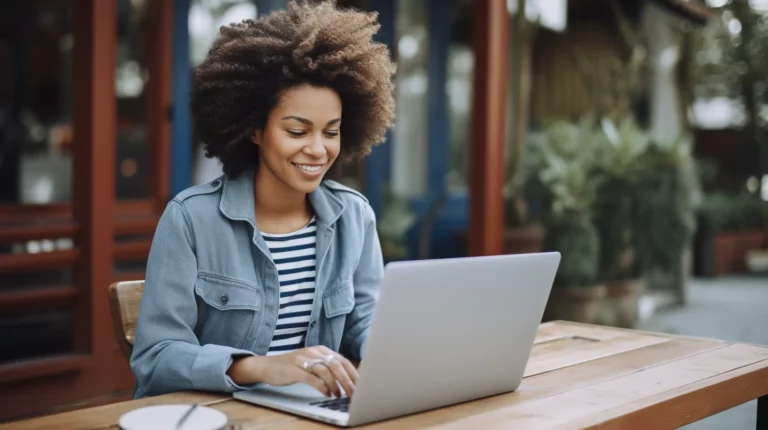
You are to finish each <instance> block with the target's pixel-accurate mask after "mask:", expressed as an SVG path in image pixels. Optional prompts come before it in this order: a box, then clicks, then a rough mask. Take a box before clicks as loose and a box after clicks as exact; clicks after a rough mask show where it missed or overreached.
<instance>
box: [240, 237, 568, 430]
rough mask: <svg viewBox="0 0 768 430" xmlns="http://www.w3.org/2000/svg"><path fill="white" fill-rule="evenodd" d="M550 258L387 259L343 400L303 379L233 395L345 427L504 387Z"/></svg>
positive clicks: (538, 303)
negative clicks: (352, 383)
mask: <svg viewBox="0 0 768 430" xmlns="http://www.w3.org/2000/svg"><path fill="white" fill-rule="evenodd" d="M559 263H560V254H559V253H556V252H553V253H537V254H518V255H500V256H491V257H468V258H456V259H442V260H420V261H407V262H393V263H389V264H387V266H386V267H385V269H384V278H383V280H382V285H381V288H380V292H379V300H378V303H377V304H376V309H375V311H374V315H373V321H372V326H371V332H370V334H369V337H368V340H367V344H366V347H365V353H364V357H363V360H362V362H361V363H360V367H359V369H358V370H359V374H360V375H359V378H358V381H357V385H356V387H355V395H354V396H353V397H352V399H351V400H350V399H349V398H348V397H341V398H338V399H329V398H327V397H325V396H323V395H322V394H320V392H319V391H317V390H315V389H314V388H313V387H311V386H309V385H306V384H293V385H289V386H283V387H276V386H269V385H266V384H261V385H260V386H259V387H258V388H255V389H251V390H247V391H238V392H235V393H234V394H233V396H234V397H235V398H236V399H238V400H241V401H244V402H248V403H252V404H256V405H260V406H264V407H268V408H272V409H277V410H280V411H284V412H288V413H292V414H295V415H300V416H303V417H307V418H311V419H314V420H317V421H322V422H325V423H329V424H334V425H336V426H341V427H353V426H357V425H361V424H367V423H371V422H375V421H380V420H384V419H389V418H395V417H399V416H403V415H408V414H413V413H417V412H422V411H426V410H430V409H436V408H440V407H444V406H449V405H454V404H457V403H462V402H467V401H471V400H476V399H480V398H483V397H489V396H494V395H497V394H502V393H508V392H512V391H514V390H516V389H517V388H518V387H519V386H520V383H521V382H522V379H523V374H524V372H525V367H526V365H527V363H528V358H529V356H530V353H531V349H532V348H533V342H534V340H535V338H536V332H537V330H538V327H539V324H540V323H541V320H542V317H543V314H544V308H545V306H546V303H547V300H548V298H549V293H550V290H551V288H552V283H553V281H554V278H555V272H556V271H557V267H558V265H559Z"/></svg>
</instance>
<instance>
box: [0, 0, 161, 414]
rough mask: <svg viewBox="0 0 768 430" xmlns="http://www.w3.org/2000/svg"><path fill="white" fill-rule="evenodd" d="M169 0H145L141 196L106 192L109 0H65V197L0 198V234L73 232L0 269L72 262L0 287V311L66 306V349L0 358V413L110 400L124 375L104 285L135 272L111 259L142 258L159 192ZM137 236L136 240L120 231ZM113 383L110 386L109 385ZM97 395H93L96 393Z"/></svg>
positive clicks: (111, 40) (125, 382)
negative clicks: (46, 279)
mask: <svg viewBox="0 0 768 430" xmlns="http://www.w3.org/2000/svg"><path fill="white" fill-rule="evenodd" d="M172 5H173V2H170V1H165V0H150V3H149V8H150V9H149V10H148V13H149V27H150V34H151V36H152V38H153V40H154V41H155V43H152V44H150V45H149V48H150V51H149V52H148V54H149V61H148V66H149V68H150V76H151V80H150V81H151V83H150V86H149V88H148V94H149V97H148V106H147V108H148V112H149V113H150V114H149V118H150V120H149V129H150V133H149V136H150V137H149V142H148V145H147V150H148V152H149V154H148V155H149V157H148V159H149V160H150V166H149V167H150V169H149V170H150V178H149V181H148V184H149V187H150V189H149V198H147V199H141V200H133V201H120V202H115V183H114V180H115V179H114V178H115V171H114V164H115V163H114V161H115V143H114V142H115V141H116V128H115V127H116V124H115V121H116V102H115V95H114V71H115V51H116V43H117V40H116V30H117V29H116V24H117V9H116V0H74V17H75V22H74V26H73V27H74V31H75V44H74V47H75V48H74V49H75V51H74V62H73V63H74V70H73V76H74V77H75V82H74V91H75V93H76V94H77V95H78V96H77V97H76V98H75V106H74V130H75V134H74V136H75V139H76V140H75V142H74V145H73V150H74V154H73V155H74V160H73V167H74V168H73V171H74V177H73V187H72V188H73V191H74V197H73V201H72V204H48V205H35V204H32V205H0V244H2V245H8V244H12V243H24V242H26V241H31V240H44V239H58V238H73V239H74V244H75V247H74V249H69V250H60V251H53V252H45V253H39V254H12V253H6V254H0V273H18V272H30V271H37V270H47V269H54V268H65V267H73V268H74V283H73V285H58V286H57V285H52V286H46V287H36V288H34V289H19V290H11V291H3V292H0V314H2V315H8V314H13V315H17V314H24V313H28V312H33V311H35V312H37V311H49V310H57V309H73V314H74V317H75V320H74V330H73V336H74V337H73V345H74V349H73V352H72V353H70V354H64V355H62V356H55V357H41V358H38V359H31V360H24V361H20V362H16V363H7V364H0V404H2V405H3V406H2V408H0V421H3V420H5V419H9V418H12V417H20V416H24V415H28V414H32V413H40V412H45V411H50V410H52V409H54V408H58V409H61V407H62V406H63V407H65V408H66V406H65V405H73V404H86V403H88V402H92V401H94V399H95V401H96V402H104V399H115V400H119V399H121V398H123V397H125V393H127V392H129V391H130V389H131V388H132V387H133V384H134V381H133V377H132V375H131V373H130V371H129V369H128V366H127V363H126V361H125V358H124V357H123V356H122V354H120V351H119V349H118V347H117V344H116V342H115V340H114V338H113V334H112V330H111V327H112V325H111V315H110V314H109V306H108V303H107V288H108V286H109V284H110V283H111V282H113V281H114V280H118V279H143V277H144V274H143V273H142V272H128V273H115V271H114V262H115V261H141V260H144V259H146V257H147V254H148V252H149V246H150V244H151V236H152V234H153V233H154V229H155V226H156V224H157V220H158V218H159V214H160V213H161V211H162V210H163V209H164V207H165V205H166V203H167V200H168V198H169V189H170V188H169V182H170V181H169V169H170V160H169V158H170V157H169V154H170V126H169V121H170V118H169V117H168V112H169V110H170V103H171V91H170V80H171V58H172V56H171V19H172V7H173V6H172ZM126 236H140V237H141V238H139V239H138V240H136V239H133V240H132V241H123V240H120V241H119V242H118V243H115V242H116V241H117V239H118V238H122V237H126ZM116 393H118V395H116ZM99 399H101V400H99Z"/></svg>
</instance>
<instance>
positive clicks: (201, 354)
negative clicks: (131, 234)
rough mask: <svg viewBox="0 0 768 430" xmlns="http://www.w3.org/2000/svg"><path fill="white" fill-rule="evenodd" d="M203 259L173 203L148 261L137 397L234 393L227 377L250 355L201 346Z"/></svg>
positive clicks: (136, 356)
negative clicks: (198, 330) (199, 303)
mask: <svg viewBox="0 0 768 430" xmlns="http://www.w3.org/2000/svg"><path fill="white" fill-rule="evenodd" d="M196 279H197V258H196V256H195V243H194V235H193V230H192V228H191V224H190V219H189V214H188V212H187V211H186V209H185V207H184V206H183V205H182V203H179V202H178V201H176V200H172V201H171V202H170V203H169V204H168V206H167V207H166V209H165V211H164V213H163V215H162V217H161V218H160V221H159V223H158V225H157V229H156V230H155V235H154V238H153V240H152V247H151V250H150V253H149V259H148V262H147V272H146V279H145V284H144V295H143V297H142V299H141V307H140V311H139V321H138V325H137V328H136V340H135V343H134V347H133V353H132V356H131V360H130V365H131V370H132V371H133V374H134V376H135V377H136V382H137V391H136V395H135V397H136V398H140V397H144V396H149V395H157V394H165V393H170V392H175V391H182V390H202V391H218V392H232V391H235V390H238V389H241V388H242V387H239V386H237V385H235V384H234V383H233V382H232V380H231V379H230V378H229V377H228V376H227V375H226V372H227V370H228V369H229V366H230V365H231V363H232V361H233V359H234V358H235V357H239V356H245V355H253V353H252V352H250V351H245V350H238V349H235V348H230V347H226V346H220V345H203V346H201V345H200V343H199V341H198V339H197V336H196V335H195V333H194V327H195V324H197V315H198V312H197V300H196V298H195V293H194V289H195V281H196Z"/></svg>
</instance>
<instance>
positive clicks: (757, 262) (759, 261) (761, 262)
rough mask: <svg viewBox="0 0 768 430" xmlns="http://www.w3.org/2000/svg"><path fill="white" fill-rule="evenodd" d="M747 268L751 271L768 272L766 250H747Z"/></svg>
mask: <svg viewBox="0 0 768 430" xmlns="http://www.w3.org/2000/svg"><path fill="white" fill-rule="evenodd" d="M747 268H748V269H749V271H750V272H752V273H768V250H763V249H753V250H750V251H747Z"/></svg>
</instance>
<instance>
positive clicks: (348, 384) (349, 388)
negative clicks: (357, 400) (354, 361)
mask: <svg viewBox="0 0 768 430" xmlns="http://www.w3.org/2000/svg"><path fill="white" fill-rule="evenodd" d="M328 369H330V370H331V373H333V376H334V378H336V380H337V381H339V383H340V384H341V386H342V387H344V391H345V392H346V393H347V396H349V397H352V395H353V394H354V392H355V384H354V382H352V378H350V376H349V374H348V373H347V369H346V368H345V367H344V365H343V364H341V362H340V361H339V360H337V359H333V360H332V361H331V362H330V363H328Z"/></svg>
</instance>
